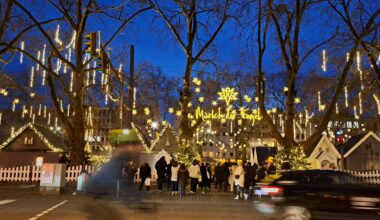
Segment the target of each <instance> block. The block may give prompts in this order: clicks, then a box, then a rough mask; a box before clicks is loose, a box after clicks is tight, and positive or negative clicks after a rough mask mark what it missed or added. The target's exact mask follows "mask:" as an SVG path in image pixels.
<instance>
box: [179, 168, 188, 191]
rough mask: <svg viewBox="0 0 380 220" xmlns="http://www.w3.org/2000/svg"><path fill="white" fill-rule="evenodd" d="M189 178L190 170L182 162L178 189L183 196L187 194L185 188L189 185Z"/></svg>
mask: <svg viewBox="0 0 380 220" xmlns="http://www.w3.org/2000/svg"><path fill="white" fill-rule="evenodd" d="M188 178H189V171H188V170H187V168H186V166H185V164H183V163H181V165H180V167H179V170H178V190H179V195H180V196H181V197H182V196H184V195H185V188H186V186H187V179H188Z"/></svg>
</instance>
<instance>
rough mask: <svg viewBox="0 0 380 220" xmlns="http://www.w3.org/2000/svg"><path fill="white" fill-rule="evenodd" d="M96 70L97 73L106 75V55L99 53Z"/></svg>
mask: <svg viewBox="0 0 380 220" xmlns="http://www.w3.org/2000/svg"><path fill="white" fill-rule="evenodd" d="M96 66H97V67H96V68H97V69H98V71H101V72H103V73H107V72H106V70H107V55H106V54H105V53H104V51H101V52H100V53H99V57H98V60H97V61H96Z"/></svg>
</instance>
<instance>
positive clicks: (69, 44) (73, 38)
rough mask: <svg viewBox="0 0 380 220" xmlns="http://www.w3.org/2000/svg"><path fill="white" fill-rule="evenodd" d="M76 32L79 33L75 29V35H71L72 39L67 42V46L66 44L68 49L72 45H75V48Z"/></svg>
mask: <svg viewBox="0 0 380 220" xmlns="http://www.w3.org/2000/svg"><path fill="white" fill-rule="evenodd" d="M76 34H77V32H76V31H75V30H74V31H73V35H72V37H71V40H70V42H69V43H68V44H67V46H66V49H68V48H70V47H71V46H73V48H75V38H76Z"/></svg>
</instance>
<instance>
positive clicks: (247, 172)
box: [244, 165, 256, 188]
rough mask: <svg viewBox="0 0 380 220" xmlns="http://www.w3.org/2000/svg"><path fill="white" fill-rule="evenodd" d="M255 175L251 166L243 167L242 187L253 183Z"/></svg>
mask: <svg viewBox="0 0 380 220" xmlns="http://www.w3.org/2000/svg"><path fill="white" fill-rule="evenodd" d="M255 176H256V170H254V168H253V166H251V165H247V166H245V167H244V187H245V188H248V187H250V186H251V185H254V178H255Z"/></svg>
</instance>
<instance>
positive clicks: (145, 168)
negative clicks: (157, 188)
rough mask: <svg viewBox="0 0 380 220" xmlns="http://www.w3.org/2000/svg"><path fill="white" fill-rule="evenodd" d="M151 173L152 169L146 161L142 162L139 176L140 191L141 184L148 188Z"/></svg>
mask: <svg viewBox="0 0 380 220" xmlns="http://www.w3.org/2000/svg"><path fill="white" fill-rule="evenodd" d="M151 175H152V170H151V168H150V166H149V164H148V163H146V162H144V163H142V164H141V166H140V177H141V183H140V187H139V190H140V191H141V190H142V188H143V186H144V185H145V186H146V190H147V191H149V190H150V178H151Z"/></svg>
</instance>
